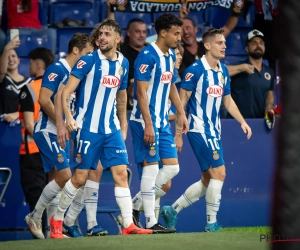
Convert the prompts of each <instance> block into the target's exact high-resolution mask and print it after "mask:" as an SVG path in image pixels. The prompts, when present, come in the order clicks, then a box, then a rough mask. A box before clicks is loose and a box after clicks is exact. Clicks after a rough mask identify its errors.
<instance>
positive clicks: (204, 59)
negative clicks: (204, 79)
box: [201, 55, 223, 72]
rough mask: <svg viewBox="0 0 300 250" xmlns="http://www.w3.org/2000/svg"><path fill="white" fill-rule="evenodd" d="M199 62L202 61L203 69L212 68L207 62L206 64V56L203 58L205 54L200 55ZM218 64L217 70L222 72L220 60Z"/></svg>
mask: <svg viewBox="0 0 300 250" xmlns="http://www.w3.org/2000/svg"><path fill="white" fill-rule="evenodd" d="M201 62H202V63H203V66H204V69H205V70H209V69H211V70H213V69H212V68H211V67H210V66H209V64H208V62H207V60H206V58H205V55H203V56H202V57H201ZM218 66H219V70H218V71H220V72H223V69H222V67H221V63H220V61H218Z"/></svg>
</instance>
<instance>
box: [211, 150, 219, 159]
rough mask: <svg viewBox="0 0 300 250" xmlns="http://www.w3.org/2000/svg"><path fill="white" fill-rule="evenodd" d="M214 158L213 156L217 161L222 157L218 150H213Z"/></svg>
mask: <svg viewBox="0 0 300 250" xmlns="http://www.w3.org/2000/svg"><path fill="white" fill-rule="evenodd" d="M212 158H213V159H214V160H215V161H217V160H219V159H220V155H219V154H218V152H217V151H214V152H213V156H212Z"/></svg>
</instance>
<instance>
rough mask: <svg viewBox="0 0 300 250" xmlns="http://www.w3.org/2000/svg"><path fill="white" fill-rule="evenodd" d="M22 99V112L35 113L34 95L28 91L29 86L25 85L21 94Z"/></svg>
mask: <svg viewBox="0 0 300 250" xmlns="http://www.w3.org/2000/svg"><path fill="white" fill-rule="evenodd" d="M19 97H20V112H34V100H33V98H34V97H33V96H32V93H31V92H30V91H29V89H28V85H25V86H24V87H23V88H22V89H21V91H20V94H19Z"/></svg>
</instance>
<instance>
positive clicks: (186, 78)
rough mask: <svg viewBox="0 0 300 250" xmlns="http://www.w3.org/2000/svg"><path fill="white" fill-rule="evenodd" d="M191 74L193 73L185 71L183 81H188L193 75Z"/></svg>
mask: <svg viewBox="0 0 300 250" xmlns="http://www.w3.org/2000/svg"><path fill="white" fill-rule="evenodd" d="M193 75H194V74H192V73H187V74H186V75H185V81H187V82H188V81H190V80H191V78H192V77H193Z"/></svg>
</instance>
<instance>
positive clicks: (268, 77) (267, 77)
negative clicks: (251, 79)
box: [265, 72, 271, 80]
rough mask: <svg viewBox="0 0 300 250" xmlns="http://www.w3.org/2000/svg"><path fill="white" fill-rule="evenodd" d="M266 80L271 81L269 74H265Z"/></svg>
mask: <svg viewBox="0 0 300 250" xmlns="http://www.w3.org/2000/svg"><path fill="white" fill-rule="evenodd" d="M265 78H266V79H267V80H270V79H271V75H270V74H269V73H268V72H266V73H265Z"/></svg>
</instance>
